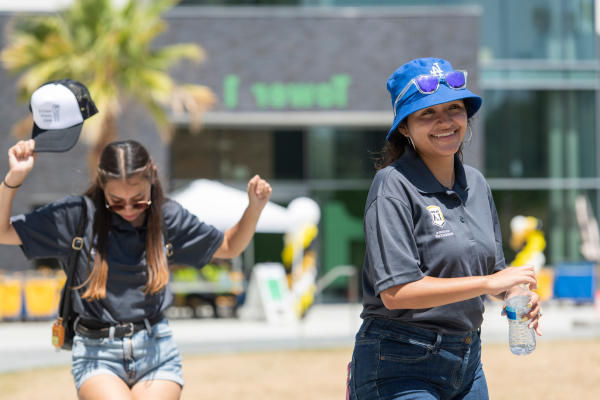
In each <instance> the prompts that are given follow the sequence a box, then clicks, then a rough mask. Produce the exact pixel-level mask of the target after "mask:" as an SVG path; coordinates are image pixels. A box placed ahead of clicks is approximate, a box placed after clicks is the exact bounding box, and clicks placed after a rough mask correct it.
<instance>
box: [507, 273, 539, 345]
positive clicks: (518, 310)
mask: <svg viewBox="0 0 600 400" xmlns="http://www.w3.org/2000/svg"><path fill="white" fill-rule="evenodd" d="M529 294H530V292H529V289H528V288H527V286H525V285H524V284H521V285H516V286H513V287H512V288H511V289H509V290H508V291H507V292H506V297H505V298H504V301H505V302H506V318H507V319H508V342H509V345H510V351H511V352H512V353H513V354H516V355H518V356H526V355H527V354H530V353H531V352H532V351H534V350H535V332H534V330H533V329H530V328H529V324H530V323H531V320H527V321H525V322H521V318H523V315H525V314H527V313H528V312H529V310H530V309H529V308H527V303H529V301H530V300H531V297H530V295H529Z"/></svg>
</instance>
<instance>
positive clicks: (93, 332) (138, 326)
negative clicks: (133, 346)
mask: <svg viewBox="0 0 600 400" xmlns="http://www.w3.org/2000/svg"><path fill="white" fill-rule="evenodd" d="M164 318H165V315H164V314H163V313H162V312H161V313H160V314H158V315H157V316H156V317H154V318H149V319H148V322H149V323H150V326H152V325H156V324H158V323H159V322H160V321H162V320H163V319H164ZM111 328H114V333H113V335H112V336H113V337H115V338H122V337H129V336H133V334H134V333H138V332H140V331H143V330H144V329H146V328H147V327H146V323H145V322H144V321H140V322H128V323H122V324H119V325H111V324H107V323H104V322H96V321H92V320H89V319H83V318H80V319H79V322H77V327H76V328H75V332H77V333H78V334H80V335H81V336H84V337H86V338H89V339H103V338H107V337H110V336H111V335H110V331H111Z"/></svg>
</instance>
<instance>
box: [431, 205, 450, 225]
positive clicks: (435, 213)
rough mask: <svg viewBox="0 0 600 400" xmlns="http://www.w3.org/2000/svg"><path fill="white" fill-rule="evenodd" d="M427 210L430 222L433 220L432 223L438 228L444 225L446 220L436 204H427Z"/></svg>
mask: <svg viewBox="0 0 600 400" xmlns="http://www.w3.org/2000/svg"><path fill="white" fill-rule="evenodd" d="M427 211H429V213H430V214H431V222H433V224H434V225H437V226H439V227H440V228H441V227H442V226H444V224H445V223H446V220H445V219H444V214H442V210H441V209H440V208H439V207H438V206H429V207H427Z"/></svg>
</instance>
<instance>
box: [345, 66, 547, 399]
mask: <svg viewBox="0 0 600 400" xmlns="http://www.w3.org/2000/svg"><path fill="white" fill-rule="evenodd" d="M388 90H389V92H390V93H391V96H392V106H393V110H394V123H393V125H392V129H391V130H390V132H389V134H388V136H387V143H386V145H385V147H384V148H383V151H382V156H381V158H379V159H378V160H376V167H377V170H378V172H377V174H376V176H375V179H374V181H373V184H372V186H371V190H370V192H369V196H368V199H367V204H366V207H365V216H364V231H365V238H366V244H367V254H366V257H365V263H364V270H363V299H364V300H363V305H364V309H363V312H362V314H361V318H363V320H364V322H363V324H362V326H361V328H360V330H359V331H358V333H357V335H356V342H355V347H354V353H353V355H352V362H351V363H350V365H349V373H350V379H349V381H348V396H347V397H348V398H349V399H353V400H367V399H487V398H488V397H489V396H488V389H487V384H486V381H485V375H484V373H483V369H482V365H481V360H480V356H481V341H480V327H481V324H482V322H483V311H484V304H483V299H484V297H485V295H486V294H489V295H492V296H495V297H497V298H499V299H503V298H504V292H505V291H506V290H508V289H509V288H511V287H512V286H514V285H517V284H521V283H529V284H531V285H532V287H535V284H536V280H535V274H534V271H533V267H532V266H530V265H526V266H522V267H517V268H507V269H505V262H504V255H503V253H502V238H501V234H500V225H499V222H498V215H497V213H496V207H495V205H494V200H493V198H492V194H491V191H490V188H489V186H488V185H487V183H486V181H485V179H484V178H483V176H482V174H481V173H480V172H479V171H477V170H476V169H474V168H471V167H469V166H466V165H463V163H462V149H463V146H464V144H465V143H466V142H468V141H469V140H470V139H471V137H472V131H471V127H470V123H469V121H470V118H471V117H472V116H473V115H475V113H476V112H477V111H478V110H479V108H480V107H481V103H482V101H481V98H480V97H479V96H477V95H475V94H473V93H471V92H469V91H468V90H467V71H460V70H454V69H453V68H452V66H451V65H450V63H449V62H447V61H445V60H442V59H439V58H422V59H418V60H413V61H411V62H409V63H407V64H405V65H403V66H402V67H400V68H399V69H398V70H397V71H396V72H394V74H393V75H392V76H391V77H390V78H389V80H388ZM467 133H468V136H467ZM538 299H539V296H538V295H537V294H535V293H532V295H531V302H530V306H531V310H530V312H529V314H527V315H526V317H527V318H528V319H532V322H531V325H530V326H531V327H532V328H535V330H536V332H537V333H538V335H541V331H540V329H539V326H538V321H539V316H540V315H541V313H540V312H539V311H540V305H539V303H538Z"/></svg>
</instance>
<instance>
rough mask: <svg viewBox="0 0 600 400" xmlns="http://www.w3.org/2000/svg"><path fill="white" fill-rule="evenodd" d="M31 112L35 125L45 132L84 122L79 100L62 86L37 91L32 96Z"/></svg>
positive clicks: (46, 86) (45, 87)
mask: <svg viewBox="0 0 600 400" xmlns="http://www.w3.org/2000/svg"><path fill="white" fill-rule="evenodd" d="M31 111H32V113H33V120H34V121H35V124H36V125H37V126H38V127H39V128H40V129H44V130H56V129H65V128H70V127H72V126H74V125H77V124H81V123H82V122H83V117H82V116H81V111H80V110H79V103H78V102H77V98H76V97H75V95H74V94H73V92H71V91H70V90H69V89H68V88H66V87H65V86H63V85H60V84H54V83H51V84H48V85H44V86H42V87H41V88H39V89H38V90H36V91H35V92H34V93H33V95H32V96H31Z"/></svg>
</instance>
